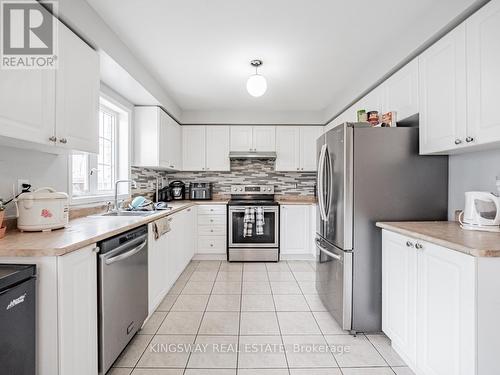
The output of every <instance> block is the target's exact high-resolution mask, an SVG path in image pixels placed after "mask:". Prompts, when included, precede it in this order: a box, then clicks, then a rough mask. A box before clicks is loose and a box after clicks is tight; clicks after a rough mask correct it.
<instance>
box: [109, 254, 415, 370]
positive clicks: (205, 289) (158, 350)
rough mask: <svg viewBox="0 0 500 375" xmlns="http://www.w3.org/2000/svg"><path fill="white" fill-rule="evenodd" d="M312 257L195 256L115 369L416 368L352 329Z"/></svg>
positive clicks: (378, 339)
mask: <svg viewBox="0 0 500 375" xmlns="http://www.w3.org/2000/svg"><path fill="white" fill-rule="evenodd" d="M314 267H315V264H314V262H308V261H281V262H279V263H245V264H241V263H227V262H220V261H193V262H191V263H190V264H189V265H188V266H187V267H186V269H185V270H184V272H183V273H182V275H181V276H180V277H179V279H178V280H177V282H176V283H175V284H174V286H173V287H172V289H171V290H170V293H169V294H168V295H167V296H166V297H165V299H164V300H163V302H162V303H161V304H160V306H159V307H158V309H157V311H156V312H155V313H154V314H153V316H152V317H151V318H150V320H149V321H148V323H147V324H146V325H145V326H144V327H143V329H142V330H141V331H140V332H139V333H138V334H137V335H136V336H135V338H134V339H133V340H132V341H131V343H130V344H129V345H128V347H127V348H126V349H125V350H124V352H123V353H122V354H121V356H120V357H119V358H118V359H117V361H116V363H115V365H114V366H115V367H114V368H113V369H112V370H111V371H110V372H109V373H108V374H110V375H236V374H238V375H306V374H307V375H389V374H390V375H411V374H413V372H412V371H411V370H410V369H408V367H406V365H405V363H404V362H403V360H402V359H401V358H400V357H399V356H398V355H397V354H396V353H395V352H394V351H393V350H392V349H391V347H390V343H389V340H388V339H387V337H385V336H384V335H383V334H369V335H358V336H356V337H353V336H351V335H348V334H347V332H345V331H343V330H342V329H341V328H340V327H339V326H338V324H337V323H336V322H335V320H334V319H333V318H332V317H331V316H330V315H329V313H328V312H327V311H326V309H325V307H324V306H323V304H322V303H321V301H320V300H319V298H318V295H317V294H316V291H315V286H314V282H315V271H314Z"/></svg>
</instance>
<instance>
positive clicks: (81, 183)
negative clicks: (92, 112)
mask: <svg viewBox="0 0 500 375" xmlns="http://www.w3.org/2000/svg"><path fill="white" fill-rule="evenodd" d="M129 117H130V113H129V111H128V110H126V109H123V108H121V107H120V106H118V105H117V104H114V103H112V102H111V101H110V100H109V99H106V98H104V97H102V98H101V99H100V108H99V154H98V155H95V154H88V153H84V152H75V153H73V154H72V155H71V163H70V164H71V186H72V200H73V201H74V202H81V203H88V202H93V201H94V202H97V201H101V200H105V199H109V198H110V197H111V196H112V195H114V186H115V181H116V180H117V179H121V178H128V177H129V127H130V126H129ZM128 190H129V188H128V186H126V184H122V185H121V186H120V191H119V194H120V195H121V196H122V197H123V196H126V195H128V194H129V191H128Z"/></svg>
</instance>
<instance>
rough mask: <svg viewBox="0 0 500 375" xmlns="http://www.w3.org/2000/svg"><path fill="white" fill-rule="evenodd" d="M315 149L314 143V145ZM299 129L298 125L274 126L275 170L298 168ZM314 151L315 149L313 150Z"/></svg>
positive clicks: (295, 169) (296, 169)
mask: <svg viewBox="0 0 500 375" xmlns="http://www.w3.org/2000/svg"><path fill="white" fill-rule="evenodd" d="M314 149H315V150H316V144H315V145H314ZM299 150H300V129H299V127H298V126H278V127H277V128H276V170H277V171H298V170H300V152H299ZM314 153H316V151H314Z"/></svg>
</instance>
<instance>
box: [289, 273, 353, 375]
mask: <svg viewBox="0 0 500 375" xmlns="http://www.w3.org/2000/svg"><path fill="white" fill-rule="evenodd" d="M311 268H312V267H311ZM313 272H314V273H316V270H313ZM292 275H293V278H294V279H295V282H296V283H297V284H299V282H298V280H297V278H296V277H295V274H294V273H293V271H292ZM299 289H300V291H301V293H302V297H303V298H304V299H305V300H306V303H307V299H306V297H305V296H304V291H303V290H302V288H300V285H299ZM307 305H308V306H309V303H307ZM310 308H311V306H309V309H310ZM310 313H311V315H312V317H313V319H314V322H315V323H316V325H317V326H318V329H319V331H320V332H321V336H322V337H323V341H324V342H325V343H326V345H327V346H329V345H330V344H329V342H328V340H327V339H326V337H325V334H324V333H323V330H322V329H321V326H320V325H319V323H318V320H317V319H316V316H315V315H314V312H313V311H312V310H311V311H310ZM330 355H331V356H332V357H333V360H334V361H335V363H336V364H337V367H338V368H340V366H339V363H338V361H337V358H335V355H334V354H333V353H332V352H330ZM340 372H341V373H343V372H342V370H340Z"/></svg>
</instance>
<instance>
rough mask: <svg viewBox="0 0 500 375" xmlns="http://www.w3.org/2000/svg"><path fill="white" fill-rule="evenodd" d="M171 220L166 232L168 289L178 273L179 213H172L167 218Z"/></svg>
mask: <svg viewBox="0 0 500 375" xmlns="http://www.w3.org/2000/svg"><path fill="white" fill-rule="evenodd" d="M167 220H168V221H169V222H170V232H168V233H167V234H166V237H167V259H166V261H167V263H166V265H165V270H166V273H167V276H166V279H167V290H170V288H171V287H172V285H174V283H175V281H176V280H177V274H176V269H177V266H176V259H177V257H176V248H177V247H178V246H179V237H180V235H179V223H178V215H176V214H173V215H170V216H169V217H168V219H167Z"/></svg>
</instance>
